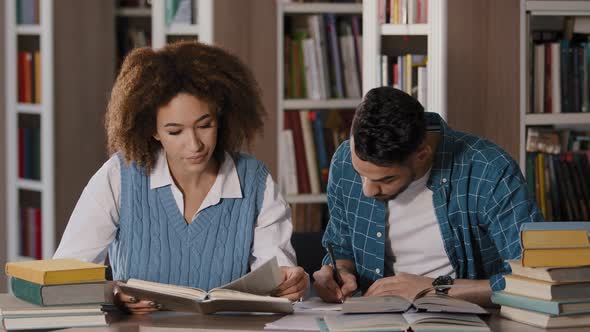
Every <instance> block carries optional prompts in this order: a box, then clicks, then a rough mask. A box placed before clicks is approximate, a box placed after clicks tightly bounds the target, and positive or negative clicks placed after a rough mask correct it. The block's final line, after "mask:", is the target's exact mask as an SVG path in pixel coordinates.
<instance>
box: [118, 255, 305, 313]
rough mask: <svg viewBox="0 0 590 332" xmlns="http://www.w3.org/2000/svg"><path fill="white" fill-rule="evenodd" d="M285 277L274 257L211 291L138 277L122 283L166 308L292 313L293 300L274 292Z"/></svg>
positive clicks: (130, 291) (133, 293)
mask: <svg viewBox="0 0 590 332" xmlns="http://www.w3.org/2000/svg"><path fill="white" fill-rule="evenodd" d="M281 281H282V277H281V272H280V270H279V265H278V263H277V259H276V257H274V258H272V259H270V260H269V261H267V262H266V263H264V264H263V265H262V266H260V267H259V268H258V269H256V270H254V271H252V272H250V273H248V274H246V275H244V276H242V277H241V278H239V279H237V280H234V281H232V282H231V283H229V284H227V285H224V286H221V287H218V288H214V289H212V290H210V291H209V292H206V291H204V290H202V289H198V288H191V287H184V286H175V285H167V284H161V283H157V282H150V281H145V280H138V279H129V280H128V281H127V283H126V284H122V285H120V286H119V287H120V288H121V290H122V291H123V292H124V293H126V294H128V295H131V296H134V297H136V298H138V299H141V300H148V301H154V302H156V303H158V304H160V305H162V309H165V310H174V311H188V312H199V313H203V314H209V313H213V312H218V311H244V312H277V313H291V312H293V305H292V304H291V301H289V300H288V299H286V298H280V297H272V296H270V293H271V292H272V291H273V290H274V289H275V288H276V287H277V286H278V285H279V284H280V283H281Z"/></svg>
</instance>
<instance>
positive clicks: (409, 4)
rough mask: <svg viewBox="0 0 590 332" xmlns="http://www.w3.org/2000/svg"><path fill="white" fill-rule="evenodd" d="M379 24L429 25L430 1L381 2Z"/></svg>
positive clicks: (380, 0)
mask: <svg viewBox="0 0 590 332" xmlns="http://www.w3.org/2000/svg"><path fill="white" fill-rule="evenodd" d="M378 10H379V12H378V14H379V23H381V24H385V23H388V24H425V23H428V0H379V8H378Z"/></svg>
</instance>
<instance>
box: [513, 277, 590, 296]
mask: <svg viewBox="0 0 590 332" xmlns="http://www.w3.org/2000/svg"><path fill="white" fill-rule="evenodd" d="M504 280H505V281H506V287H505V288H504V291H505V292H506V293H510V294H516V295H522V296H528V297H534V298H537V299H541V300H550V301H553V300H565V299H587V298H590V282H566V283H559V282H549V281H543V280H536V279H529V278H524V277H519V276H516V275H506V276H504Z"/></svg>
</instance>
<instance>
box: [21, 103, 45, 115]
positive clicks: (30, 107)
mask: <svg viewBox="0 0 590 332" xmlns="http://www.w3.org/2000/svg"><path fill="white" fill-rule="evenodd" d="M16 109H17V110H18V112H19V113H23V114H43V106H42V105H39V104H23V103H19V104H18V105H17V106H16Z"/></svg>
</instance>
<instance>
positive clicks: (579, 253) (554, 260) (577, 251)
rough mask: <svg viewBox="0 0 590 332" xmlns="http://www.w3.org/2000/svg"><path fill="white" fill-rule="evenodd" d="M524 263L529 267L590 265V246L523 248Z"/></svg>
mask: <svg viewBox="0 0 590 332" xmlns="http://www.w3.org/2000/svg"><path fill="white" fill-rule="evenodd" d="M522 265H523V266H527V267H575V266H585V265H590V247H588V248H554V249H523V250H522Z"/></svg>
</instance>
